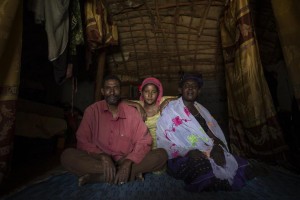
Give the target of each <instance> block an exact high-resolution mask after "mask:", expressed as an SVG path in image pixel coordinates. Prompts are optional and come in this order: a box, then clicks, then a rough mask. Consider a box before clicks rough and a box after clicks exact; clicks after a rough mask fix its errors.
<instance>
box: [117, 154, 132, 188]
mask: <svg viewBox="0 0 300 200" xmlns="http://www.w3.org/2000/svg"><path fill="white" fill-rule="evenodd" d="M131 166H132V161H131V160H128V159H124V160H123V161H121V162H120V164H119V166H118V171H117V174H116V177H115V180H114V184H124V183H127V181H128V179H129V176H130V172H131Z"/></svg>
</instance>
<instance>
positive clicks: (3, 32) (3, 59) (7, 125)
mask: <svg viewBox="0 0 300 200" xmlns="http://www.w3.org/2000/svg"><path fill="white" fill-rule="evenodd" d="M21 49H22V1H19V0H3V1H0V184H1V182H2V181H3V179H4V178H5V177H6V176H7V175H8V172H9V165H10V159H11V153H12V143H13V133H14V126H15V117H16V100H17V96H18V88H19V74H20V61H21Z"/></svg>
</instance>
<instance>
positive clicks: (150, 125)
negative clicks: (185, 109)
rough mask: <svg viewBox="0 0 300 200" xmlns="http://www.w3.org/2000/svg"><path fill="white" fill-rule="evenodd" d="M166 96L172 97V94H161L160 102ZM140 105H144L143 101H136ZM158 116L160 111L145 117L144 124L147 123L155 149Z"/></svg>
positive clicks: (166, 97)
mask: <svg viewBox="0 0 300 200" xmlns="http://www.w3.org/2000/svg"><path fill="white" fill-rule="evenodd" d="M168 98H174V97H172V96H163V97H162V98H161V101H160V104H161V103H162V102H164V100H166V99H168ZM137 102H138V103H139V104H140V105H141V106H144V103H143V102H142V101H137ZM159 117H160V112H159V113H157V114H156V115H154V116H152V117H147V120H146V121H145V124H146V125H147V127H148V129H149V132H150V134H151V136H152V140H153V142H152V149H156V148H157V143H156V122H157V120H158V118H159Z"/></svg>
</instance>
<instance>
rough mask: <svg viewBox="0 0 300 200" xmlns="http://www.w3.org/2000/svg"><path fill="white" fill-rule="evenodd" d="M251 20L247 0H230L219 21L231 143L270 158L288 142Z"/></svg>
mask: <svg viewBox="0 0 300 200" xmlns="http://www.w3.org/2000/svg"><path fill="white" fill-rule="evenodd" d="M251 20H252V19H251V16H250V10H249V2H248V0H231V1H229V2H228V5H227V6H226V8H225V11H224V16H223V18H222V19H221V23H220V29H221V39H222V47H223V56H224V61H225V67H226V69H225V75H226V88H227V95H228V96H227V97H228V113H229V131H230V135H229V137H230V142H231V143H230V146H231V149H232V151H233V153H234V154H238V155H242V156H247V157H256V158H261V159H273V158H271V157H276V156H277V155H278V154H281V153H282V152H283V151H284V150H285V149H286V148H287V146H286V145H285V144H284V142H283V137H282V132H281V129H280V127H279V124H278V122H277V120H276V112H275V108H274V105H273V102H272V98H271V94H270V91H269V89H268V85H267V83H266V81H265V78H264V75H263V69H262V65H261V61H260V57H259V51H258V47H257V41H256V38H255V33H254V30H253V29H252V27H253V24H252V21H251ZM281 155H282V154H281Z"/></svg>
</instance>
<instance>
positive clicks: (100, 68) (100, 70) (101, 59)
mask: <svg viewBox="0 0 300 200" xmlns="http://www.w3.org/2000/svg"><path fill="white" fill-rule="evenodd" d="M105 55H106V52H105V50H101V51H100V52H99V54H98V59H97V76H96V81H95V84H96V85H95V101H99V100H101V97H102V95H101V85H102V81H103V75H104V67H105Z"/></svg>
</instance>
